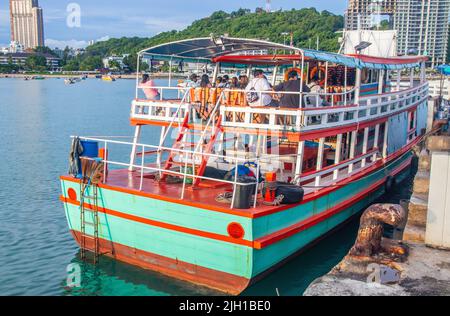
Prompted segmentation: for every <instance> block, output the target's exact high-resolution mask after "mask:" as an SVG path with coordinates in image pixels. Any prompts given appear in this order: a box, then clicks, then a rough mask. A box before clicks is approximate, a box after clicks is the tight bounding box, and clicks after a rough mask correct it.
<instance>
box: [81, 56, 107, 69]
mask: <svg viewBox="0 0 450 316" xmlns="http://www.w3.org/2000/svg"><path fill="white" fill-rule="evenodd" d="M100 68H103V60H102V58H101V57H99V56H89V57H87V58H85V59H83V60H82V61H81V63H80V70H81V71H94V70H96V69H100Z"/></svg>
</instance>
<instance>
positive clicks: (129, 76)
mask: <svg viewBox="0 0 450 316" xmlns="http://www.w3.org/2000/svg"><path fill="white" fill-rule="evenodd" d="M98 75H99V74H88V75H87V77H88V78H92V79H95V76H98ZM35 76H39V77H44V78H62V79H65V78H79V77H81V76H83V74H61V73H55V74H47V73H46V74H39V73H34V74H1V73H0V78H16V79H24V78H26V77H28V78H29V77H35ZM112 76H113V77H114V78H115V79H128V80H131V79H133V80H134V79H136V74H126V75H112ZM150 76H152V77H153V78H158V79H167V78H169V74H168V73H153V74H150ZM187 76H188V75H187V74H178V73H176V74H172V78H173V79H185V78H187Z"/></svg>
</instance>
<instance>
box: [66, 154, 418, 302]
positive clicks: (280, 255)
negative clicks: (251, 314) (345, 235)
mask: <svg viewBox="0 0 450 316" xmlns="http://www.w3.org/2000/svg"><path fill="white" fill-rule="evenodd" d="M411 157H412V154H411V153H410V152H407V153H406V154H404V155H403V156H401V157H399V158H397V159H396V160H394V161H392V162H390V163H389V164H388V165H386V166H383V167H381V168H379V169H377V170H374V171H373V172H371V173H368V174H367V175H365V176H364V177H362V178H360V179H357V180H355V181H353V182H349V183H347V184H345V185H343V186H341V187H339V188H337V189H335V190H333V191H331V192H329V193H325V194H323V195H321V196H319V197H317V198H310V199H306V200H305V201H304V202H303V203H301V204H298V205H292V206H289V207H286V208H285V209H283V210H280V211H276V212H273V213H270V214H263V215H260V216H259V215H255V216H247V215H245V216H244V215H240V214H238V213H236V214H235V213H231V212H230V213H226V212H220V211H214V210H207V209H203V208H200V207H196V206H189V205H185V204H180V203H174V202H169V201H165V200H160V199H155V198H149V197H146V196H143V195H137V194H130V193H128V192H122V191H121V190H114V189H111V188H107V187H102V186H100V188H99V206H100V208H101V209H100V212H99V220H100V225H99V238H100V240H101V242H100V248H101V252H102V253H103V254H105V255H109V256H111V257H114V258H116V259H118V260H122V261H125V262H129V263H131V264H135V265H138V266H141V267H143V268H147V269H152V270H156V271H159V272H162V273H164V274H167V275H170V276H173V277H176V278H179V279H184V280H187V281H189V282H193V283H197V284H200V285H204V286H208V287H210V288H214V289H218V290H220V291H224V292H227V293H230V294H238V293H240V292H242V291H243V290H244V289H245V288H246V287H248V285H249V284H250V283H251V282H253V281H254V280H256V279H258V278H261V277H262V276H264V275H265V274H266V273H268V272H270V271H271V270H272V269H274V268H276V267H277V266H279V265H280V264H281V263H283V262H284V261H285V260H286V259H287V258H289V257H291V256H293V255H295V254H296V253H298V252H299V251H301V250H302V249H304V248H305V247H306V246H307V245H309V244H311V243H312V242H314V241H315V240H317V239H319V238H321V237H323V236H324V235H326V234H327V233H328V232H330V231H331V230H333V229H334V228H336V227H337V226H339V225H340V224H342V223H344V222H345V221H346V220H348V219H349V218H350V217H352V216H354V215H356V214H357V213H359V212H360V211H361V210H363V209H364V208H365V207H366V206H368V205H369V204H370V203H372V202H373V201H374V200H375V199H377V198H378V197H379V196H381V195H382V194H383V193H384V192H385V186H384V182H385V181H386V179H387V177H388V176H389V175H395V176H396V178H397V179H400V177H401V176H402V173H403V171H405V170H407V168H408V167H409V165H410V162H411ZM61 179H62V180H61V185H62V192H63V193H62V196H61V200H62V201H63V203H64V209H65V213H66V217H67V222H68V226H69V228H70V230H71V232H72V233H73V235H74V237H75V239H76V240H77V241H78V242H79V239H80V230H81V228H80V207H79V199H75V200H74V199H73V198H71V197H69V195H68V191H69V189H73V190H74V191H75V192H79V190H80V187H79V186H80V184H79V182H77V181H75V180H74V179H69V178H67V177H62V178H61ZM72 197H73V196H72ZM77 200H78V201H77ZM243 214H245V213H244V212H243ZM86 216H87V222H93V220H94V219H93V215H92V213H90V212H88V213H86ZM230 223H238V224H240V226H241V227H242V228H243V230H244V232H245V234H244V237H243V238H242V239H236V238H232V237H231V236H230V235H229V232H228V230H227V229H228V227H229V225H230ZM86 233H87V234H88V235H93V227H91V226H86ZM88 246H89V245H88ZM88 248H89V247H88ZM324 256H326V254H324Z"/></svg>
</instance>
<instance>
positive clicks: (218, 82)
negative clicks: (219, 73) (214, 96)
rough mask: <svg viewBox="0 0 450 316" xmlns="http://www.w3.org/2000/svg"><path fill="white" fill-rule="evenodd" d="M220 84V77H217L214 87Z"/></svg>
mask: <svg viewBox="0 0 450 316" xmlns="http://www.w3.org/2000/svg"><path fill="white" fill-rule="evenodd" d="M221 84H222V77H217V79H216V82H215V83H214V87H215V88H220V87H219V85H221Z"/></svg>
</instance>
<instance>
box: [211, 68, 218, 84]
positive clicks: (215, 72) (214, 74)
mask: <svg viewBox="0 0 450 316" xmlns="http://www.w3.org/2000/svg"><path fill="white" fill-rule="evenodd" d="M219 70H220V63H216V65H215V66H214V72H213V78H212V83H213V84H216V81H217V76H218V75H219Z"/></svg>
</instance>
